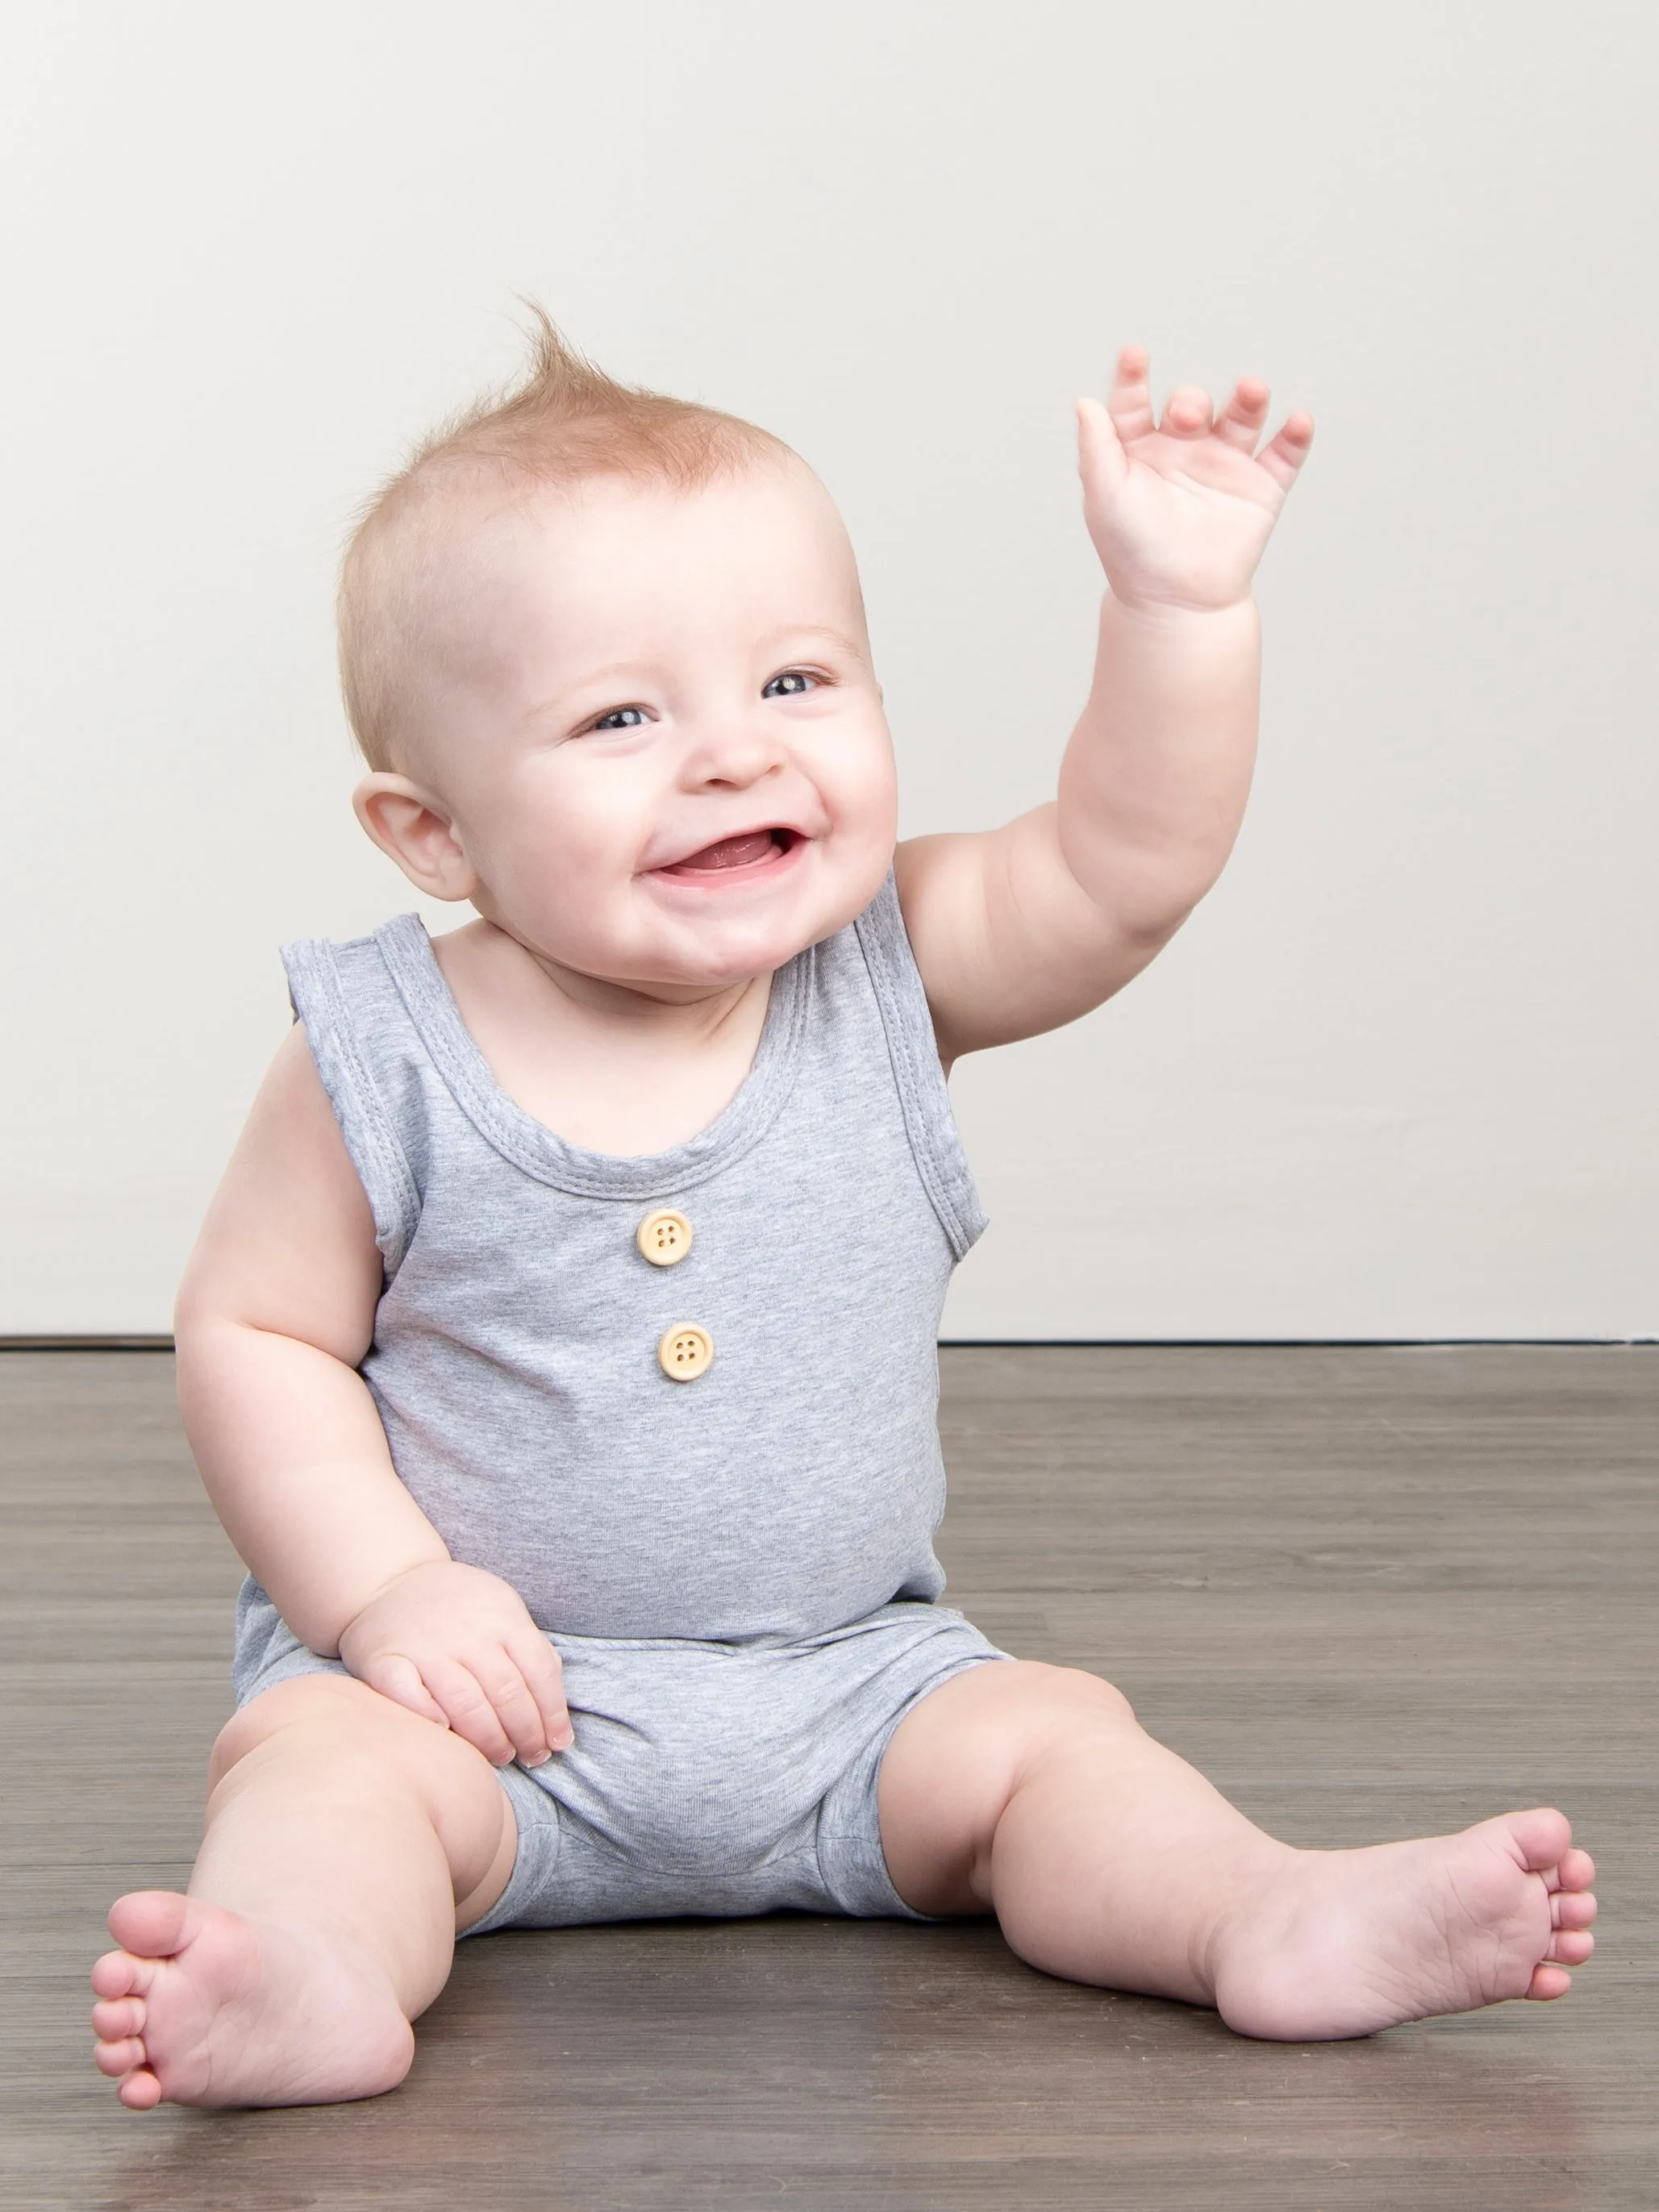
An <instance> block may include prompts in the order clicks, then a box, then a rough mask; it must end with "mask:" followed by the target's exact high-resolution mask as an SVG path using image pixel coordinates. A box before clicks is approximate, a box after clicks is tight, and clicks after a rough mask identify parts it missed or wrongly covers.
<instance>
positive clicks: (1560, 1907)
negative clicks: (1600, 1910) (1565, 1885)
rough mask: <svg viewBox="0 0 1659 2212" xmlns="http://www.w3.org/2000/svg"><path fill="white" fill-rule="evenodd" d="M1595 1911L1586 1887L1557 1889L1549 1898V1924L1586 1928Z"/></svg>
mask: <svg viewBox="0 0 1659 2212" xmlns="http://www.w3.org/2000/svg"><path fill="white" fill-rule="evenodd" d="M1595 1911H1596V1906H1595V1899H1594V1898H1593V1897H1592V1896H1591V1895H1590V1893H1589V1891H1588V1890H1587V1889H1558V1890H1557V1891H1556V1893H1555V1894H1554V1895H1553V1897H1552V1898H1551V1899H1550V1925H1551V1926H1552V1927H1553V1928H1588V1927H1589V1924H1590V1923H1591V1921H1593V1920H1594V1919H1595Z"/></svg>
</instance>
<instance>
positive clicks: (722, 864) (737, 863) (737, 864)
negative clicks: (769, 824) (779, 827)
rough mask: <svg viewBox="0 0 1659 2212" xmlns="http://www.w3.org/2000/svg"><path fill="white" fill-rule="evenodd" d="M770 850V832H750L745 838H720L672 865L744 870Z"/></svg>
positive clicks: (764, 830)
mask: <svg viewBox="0 0 1659 2212" xmlns="http://www.w3.org/2000/svg"><path fill="white" fill-rule="evenodd" d="M772 850H773V845H772V832H771V831H770V830H769V829H751V830H750V832H749V834H748V836H744V837H722V838H721V839H720V842H719V843H718V844H714V845H705V846H704V847H703V848H702V852H701V853H693V854H691V855H690V859H688V860H677V861H676V862H675V863H674V865H675V866H676V867H678V868H746V867H748V866H749V865H750V862H751V861H754V860H765V858H766V857H767V855H768V854H769V853H770V852H771V851H772Z"/></svg>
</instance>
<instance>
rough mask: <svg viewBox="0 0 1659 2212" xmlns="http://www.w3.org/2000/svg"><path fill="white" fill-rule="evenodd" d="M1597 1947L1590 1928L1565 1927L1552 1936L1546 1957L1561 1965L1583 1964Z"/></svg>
mask: <svg viewBox="0 0 1659 2212" xmlns="http://www.w3.org/2000/svg"><path fill="white" fill-rule="evenodd" d="M1594 1949H1595V1936H1592V1935H1591V1934H1590V1932H1589V1929H1588V1928H1563V1929H1559V1931H1558V1932H1557V1933H1556V1934H1555V1935H1553V1936H1551V1938H1550V1944H1549V1948H1548V1950H1547V1951H1546V1952H1545V1954H1544V1956H1545V1957H1546V1959H1550V1960H1554V1962H1555V1963H1556V1965H1557V1966H1583V1963H1584V1961H1585V1960H1586V1959H1588V1958H1589V1954H1590V1953H1591V1952H1592V1951H1593V1950H1594Z"/></svg>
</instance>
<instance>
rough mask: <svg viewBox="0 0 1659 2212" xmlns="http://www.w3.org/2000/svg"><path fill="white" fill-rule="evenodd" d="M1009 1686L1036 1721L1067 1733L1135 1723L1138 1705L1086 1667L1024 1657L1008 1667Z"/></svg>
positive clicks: (1015, 1697) (1014, 1695)
mask: <svg viewBox="0 0 1659 2212" xmlns="http://www.w3.org/2000/svg"><path fill="white" fill-rule="evenodd" d="M1007 1673H1008V1674H1009V1676H1010V1677H1011V1678H1012V1679H1011V1680H1010V1681H1009V1684H1008V1688H1009V1691H1010V1692H1011V1694H1012V1697H1013V1698H1014V1699H1016V1700H1017V1701H1018V1703H1019V1704H1020V1705H1024V1707H1025V1709H1026V1710H1027V1711H1028V1712H1029V1713H1030V1717H1031V1718H1032V1719H1033V1721H1034V1722H1036V1723H1040V1724H1041V1723H1047V1724H1048V1725H1050V1726H1051V1727H1053V1728H1054V1729H1058V1730H1059V1731H1060V1733H1061V1734H1062V1735H1071V1734H1072V1733H1073V1732H1074V1731H1075V1730H1076V1729H1079V1728H1086V1727H1088V1726H1090V1725H1099V1726H1103V1727H1121V1726H1122V1725H1123V1724H1124V1723H1130V1724H1133V1723H1134V1717H1135V1715H1134V1708H1133V1705H1131V1704H1130V1703H1129V1700H1128V1699H1127V1698H1126V1697H1125V1696H1124V1694H1123V1692H1122V1691H1121V1690H1120V1689H1118V1688H1117V1687H1116V1686H1115V1684H1114V1683H1111V1682H1109V1681H1107V1680H1104V1679H1103V1677H1102V1676H1101V1675H1099V1674H1090V1673H1089V1672H1088V1671H1087V1670H1086V1668H1082V1667H1050V1666H1048V1664H1047V1663H1046V1662H1043V1661H1042V1660H1040V1659H1022V1660H1018V1661H1017V1662H1015V1664H1014V1665H1013V1666H1012V1667H1011V1668H1008V1669H1007Z"/></svg>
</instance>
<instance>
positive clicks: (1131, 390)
mask: <svg viewBox="0 0 1659 2212" xmlns="http://www.w3.org/2000/svg"><path fill="white" fill-rule="evenodd" d="M1151 371H1152V356H1151V355H1150V354H1149V353H1148V352H1147V350H1146V347H1145V346H1138V345H1128V346H1125V347H1124V349H1123V350H1122V352H1121V354H1119V356H1118V357H1117V374H1116V375H1115V377H1114V378H1113V380H1112V388H1111V390H1110V392H1108V394H1107V395H1106V412H1107V413H1108V414H1109V416H1111V418H1112V428H1114V429H1115V431H1116V432H1117V435H1118V436H1119V437H1120V438H1121V440H1122V441H1123V443H1124V444H1125V445H1126V446H1127V444H1128V442H1129V441H1130V440H1131V439H1132V438H1145V437H1148V436H1150V435H1151V434H1152V432H1153V431H1154V430H1156V429H1157V428H1158V417H1157V416H1155V415H1154V414H1153V412H1152V380H1151Z"/></svg>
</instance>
